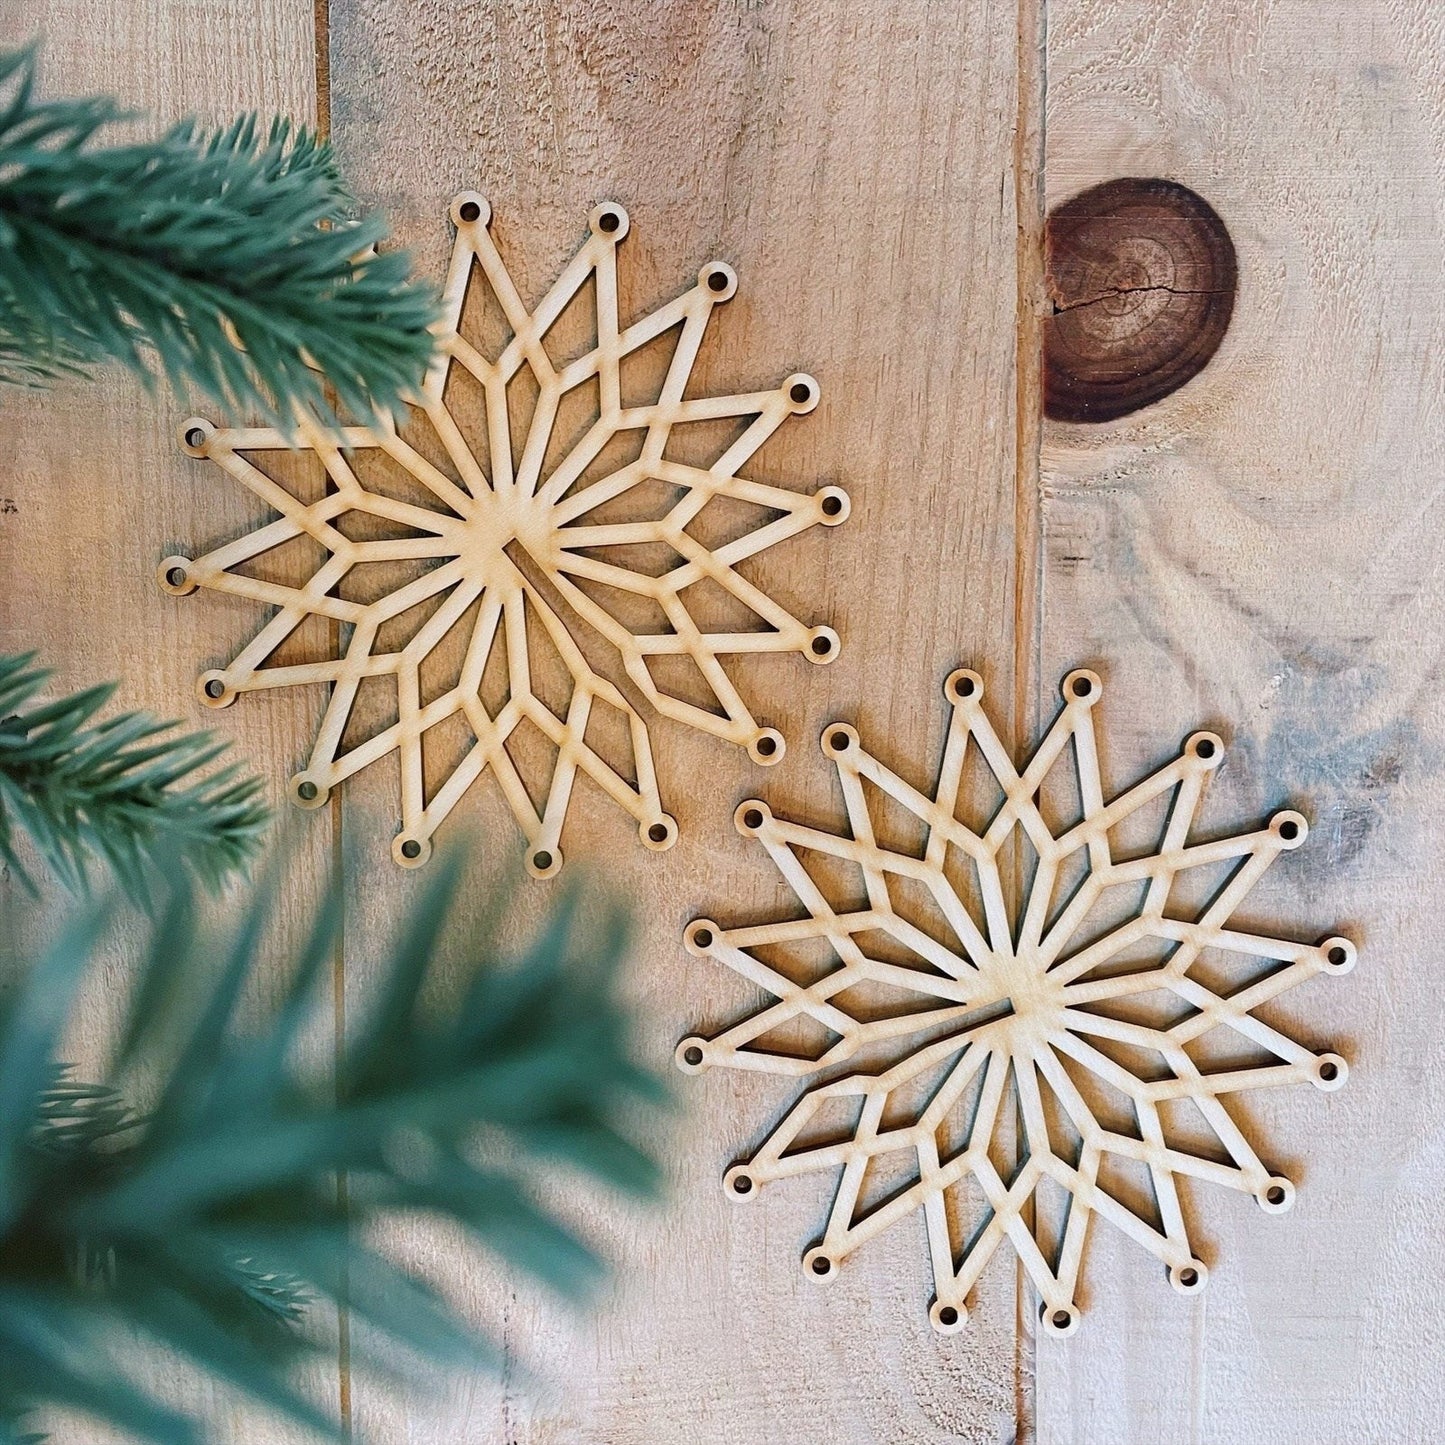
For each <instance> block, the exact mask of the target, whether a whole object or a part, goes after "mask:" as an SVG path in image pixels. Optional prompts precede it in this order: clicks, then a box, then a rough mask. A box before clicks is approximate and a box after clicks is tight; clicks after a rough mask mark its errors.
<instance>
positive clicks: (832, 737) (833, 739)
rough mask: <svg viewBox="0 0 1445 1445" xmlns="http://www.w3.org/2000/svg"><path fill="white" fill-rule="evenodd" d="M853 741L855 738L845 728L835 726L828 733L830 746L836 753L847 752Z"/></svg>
mask: <svg viewBox="0 0 1445 1445" xmlns="http://www.w3.org/2000/svg"><path fill="white" fill-rule="evenodd" d="M852 741H853V739H852V738H851V737H849V736H848V732H847V730H846V729H845V728H834V729H833V731H832V732H830V733H829V734H828V746H829V747H830V748H832V749H833V751H834V752H835V753H846V752H847V751H848V747H849V744H850V743H851V742H852Z"/></svg>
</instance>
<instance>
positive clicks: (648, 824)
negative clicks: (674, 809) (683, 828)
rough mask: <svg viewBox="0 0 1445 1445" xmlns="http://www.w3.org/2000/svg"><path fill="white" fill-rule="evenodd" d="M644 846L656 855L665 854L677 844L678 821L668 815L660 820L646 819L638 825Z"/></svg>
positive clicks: (665, 814) (638, 833)
mask: <svg viewBox="0 0 1445 1445" xmlns="http://www.w3.org/2000/svg"><path fill="white" fill-rule="evenodd" d="M637 835H638V837H639V838H641V839H642V846H643V847H644V848H650V849H651V850H652V851H653V852H654V853H665V852H666V851H667V850H668V849H669V848H671V847H672V845H673V844H674V843H676V842H677V820H676V819H675V818H673V817H672V816H670V815H669V814H667V813H664V814H662V816H661V817H659V818H644V819H643V821H642V822H640V823H639V824H638V825H637Z"/></svg>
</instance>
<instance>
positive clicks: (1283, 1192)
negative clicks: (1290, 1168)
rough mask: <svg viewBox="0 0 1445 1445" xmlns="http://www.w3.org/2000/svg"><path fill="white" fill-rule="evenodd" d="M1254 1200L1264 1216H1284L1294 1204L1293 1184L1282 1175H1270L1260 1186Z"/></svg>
mask: <svg viewBox="0 0 1445 1445" xmlns="http://www.w3.org/2000/svg"><path fill="white" fill-rule="evenodd" d="M1254 1199H1255V1203H1256V1204H1258V1205H1259V1207H1260V1208H1261V1209H1262V1210H1264V1212H1265V1213H1266V1214H1285V1213H1287V1212H1288V1211H1289V1209H1290V1208H1291V1207H1292V1206H1293V1204H1294V1200H1295V1188H1294V1184H1293V1183H1292V1182H1291V1181H1290V1180H1288V1179H1286V1178H1285V1177H1284V1175H1283V1174H1274V1175H1271V1176H1270V1178H1268V1179H1266V1180H1265V1181H1264V1183H1263V1184H1262V1185H1260V1187H1259V1192H1258V1193H1257V1194H1256V1195H1255V1196H1254Z"/></svg>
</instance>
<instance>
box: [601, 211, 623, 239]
mask: <svg viewBox="0 0 1445 1445" xmlns="http://www.w3.org/2000/svg"><path fill="white" fill-rule="evenodd" d="M621 224H622V217H621V216H619V215H618V214H617V212H616V211H603V213H602V214H601V215H600V216H598V218H597V229H598V230H599V231H606V232H607V234H608V235H609V236H610V235H611V234H612V233H613V232H614V231H615V230H616V229H617V228H618V227H619V226H620V225H621Z"/></svg>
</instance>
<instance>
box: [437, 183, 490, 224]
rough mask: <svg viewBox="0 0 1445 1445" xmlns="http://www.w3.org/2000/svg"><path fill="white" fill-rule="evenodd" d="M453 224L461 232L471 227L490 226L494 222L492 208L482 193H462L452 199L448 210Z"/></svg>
mask: <svg viewBox="0 0 1445 1445" xmlns="http://www.w3.org/2000/svg"><path fill="white" fill-rule="evenodd" d="M447 210H448V213H449V214H450V216H451V218H452V224H453V225H454V226H455V227H456V228H457V229H458V230H459V231H460V230H462V229H464V228H466V227H470V226H482V227H485V226H488V225H490V224H491V220H492V208H491V206H490V205H489V204H488V202H487V198H486V197H485V196H484V195H482V194H481V192H480V191H460V192H458V193H457V194H456V195H455V196H453V197H452V203H451V205H450V206H449V207H448V208H447Z"/></svg>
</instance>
